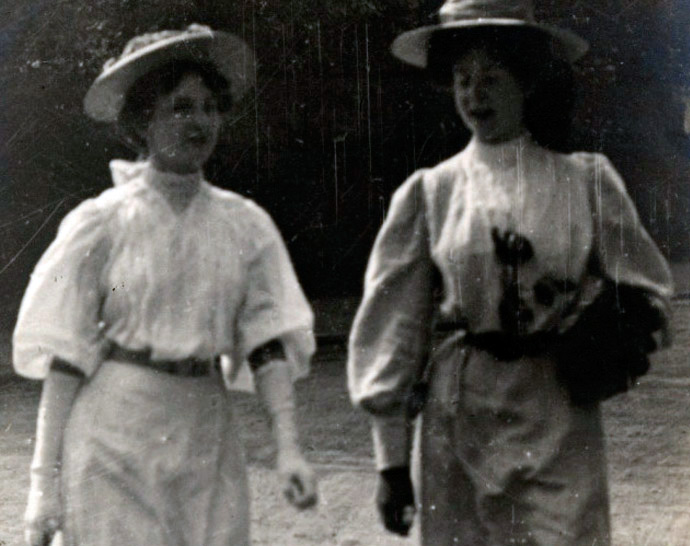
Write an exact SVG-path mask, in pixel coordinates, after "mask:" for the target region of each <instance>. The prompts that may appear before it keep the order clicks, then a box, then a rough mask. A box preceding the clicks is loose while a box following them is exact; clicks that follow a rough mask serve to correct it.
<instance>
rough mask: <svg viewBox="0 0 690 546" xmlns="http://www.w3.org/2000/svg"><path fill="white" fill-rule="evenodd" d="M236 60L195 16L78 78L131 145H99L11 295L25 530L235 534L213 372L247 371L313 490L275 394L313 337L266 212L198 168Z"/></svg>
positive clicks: (227, 428)
mask: <svg viewBox="0 0 690 546" xmlns="http://www.w3.org/2000/svg"><path fill="white" fill-rule="evenodd" d="M253 62H254V61H253V55H252V52H251V51H250V49H249V48H248V47H247V46H246V45H245V44H244V42H242V41H241V40H240V39H239V38H237V37H236V36H234V35H232V34H229V33H225V32H217V31H212V30H211V29H210V28H208V27H204V26H199V25H192V26H190V27H189V28H187V29H186V30H183V31H163V32H157V33H154V34H146V35H143V36H139V37H137V38H135V39H133V40H132V41H130V42H129V43H128V44H127V46H126V47H125V49H124V51H123V53H122V55H121V56H120V57H119V58H118V59H115V60H111V61H109V62H108V63H106V66H105V67H104V69H103V72H102V73H101V75H100V76H99V77H98V78H97V79H96V80H95V82H94V83H93V85H92V86H91V88H90V89H89V92H88V94H87V95H86V99H85V109H86V112H87V113H88V114H89V115H90V116H91V117H92V118H94V119H96V120H99V121H106V122H112V123H116V124H118V126H119V127H120V128H122V129H123V130H124V131H125V132H126V134H127V135H128V136H129V137H130V140H131V141H132V142H135V143H138V145H139V146H141V152H142V156H141V157H142V159H141V160H140V161H137V162H134V163H130V162H125V161H113V162H112V163H111V170H112V174H113V182H114V184H115V187H114V188H112V189H110V190H108V191H105V192H104V193H102V194H101V195H100V196H98V197H97V198H95V199H90V200H87V201H85V202H84V203H82V204H81V205H79V206H78V207H77V208H76V209H75V210H73V211H72V212H71V213H70V214H69V215H68V216H67V218H65V220H64V221H63V223H62V224H61V226H60V229H59V231H58V235H57V238H56V239H55V241H54V242H53V243H52V245H51V246H50V248H49V249H48V250H47V252H46V253H45V254H44V256H43V257H42V258H41V260H40V262H39V263H38V265H37V266H36V269H35V271H34V273H33V275H32V277H31V282H30V284H29V287H28V289H27V291H26V294H25V296H24V299H23V302H22V306H21V310H20V313H19V318H18V321H17V326H16V330H15V332H14V366H15V368H16V370H17V372H18V373H20V374H22V375H24V376H26V377H30V378H39V379H44V384H43V391H42V395H41V402H40V407H39V416H38V426H37V441H36V447H35V453H34V458H33V462H32V465H31V487H30V494H29V505H28V508H27V512H26V536H27V540H28V543H29V544H31V545H39V544H46V543H47V541H49V540H50V537H51V536H52V535H53V534H54V533H55V532H56V531H57V530H58V529H62V531H63V535H64V538H65V542H66V543H67V544H69V545H73V546H84V545H89V544H93V545H98V546H104V545H108V544H112V545H118V546H121V545H123V544H142V545H143V544H146V545H147V546H150V545H156V544H157V545H170V544H180V545H182V544H184V545H188V546H191V545H197V546H210V545H218V546H220V545H224V546H230V545H232V546H238V545H248V544H249V529H248V527H249V516H248V500H249V499H248V492H247V479H246V471H245V463H244V460H243V454H242V448H241V446H240V444H239V439H238V430H237V427H236V424H235V421H234V419H235V418H234V416H233V408H232V405H233V404H232V402H233V400H232V396H231V395H230V394H228V393H227V391H226V389H225V387H224V384H225V383H227V384H229V385H230V387H239V386H241V385H242V383H243V381H244V382H245V384H246V380H247V379H253V381H254V382H255V384H256V388H257V390H258V392H259V394H260V396H261V397H262V398H263V400H264V402H265V404H266V405H267V407H268V409H269V412H270V414H271V416H272V419H273V428H274V433H275V436H276V441H277V446H278V457H277V460H278V467H279V471H280V474H281V476H282V479H283V480H284V485H285V493H286V495H287V496H288V499H289V500H290V501H291V502H292V504H294V505H295V506H297V507H299V508H304V507H308V506H310V505H312V504H313V503H314V502H315V500H316V492H315V481H314V475H313V473H312V471H311V470H310V468H309V466H308V464H307V463H306V461H305V460H304V458H303V457H302V455H301V452H300V449H299V447H298V442H297V434H296V429H295V424H294V403H293V392H292V380H294V379H296V378H299V377H300V376H303V375H304V374H305V373H307V371H308V363H309V358H310V356H311V354H312V353H313V350H314V341H313V336H312V313H311V310H310V308H309V305H308V303H307V302H306V300H305V298H304V295H303V294H302V291H301V289H300V286H299V284H298V282H297V279H296V277H295V274H294V272H293V269H292V266H291V263H290V260H289V257H288V254H287V252H286V249H285V246H284V244H283V242H282V240H281V238H280V235H279V234H278V231H277V229H276V227H275V225H274V224H273V223H272V221H271V219H270V218H269V216H268V215H267V214H266V213H265V212H264V211H263V210H262V209H261V208H259V207H258V206H256V205H255V204H254V203H252V202H251V201H249V200H247V199H244V198H242V197H240V196H238V195H236V194H234V193H232V192H229V191H223V190H220V189H218V188H215V187H213V186H211V185H210V184H209V183H208V182H206V181H205V180H204V177H203V174H202V167H203V166H204V164H205V162H206V161H207V159H208V158H209V156H210V155H211V153H212V152H213V150H214V147H215V145H216V142H217V138H218V133H219V130H220V128H221V124H222V123H223V119H224V115H225V113H226V112H227V111H228V109H229V107H230V106H231V104H232V102H233V101H237V100H239V99H240V97H241V96H242V95H243V94H244V93H245V91H246V90H247V89H248V88H250V86H251V85H252V75H253V70H254V66H253ZM220 355H227V356H229V357H230V358H225V359H223V360H222V364H223V365H222V366H221V359H220ZM250 370H251V372H253V373H250Z"/></svg>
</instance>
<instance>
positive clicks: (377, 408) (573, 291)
mask: <svg viewBox="0 0 690 546" xmlns="http://www.w3.org/2000/svg"><path fill="white" fill-rule="evenodd" d="M516 237H519V238H520V240H522V241H523V243H524V241H526V243H524V244H523V247H522V250H519V248H518V250H519V252H522V257H521V258H520V260H518V261H517V262H516V261H514V260H511V259H505V257H502V255H501V254H502V252H503V253H504V254H505V248H506V247H507V246H509V245H510V243H511V240H512V241H513V242H514V241H515V240H516ZM511 238H512V239H511ZM525 247H528V249H527V250H526V249H525ZM516 252H517V251H516ZM591 259H594V260H595V261H596V262H597V263H598V266H599V270H600V275H601V276H603V277H608V278H610V279H615V280H617V281H619V282H621V283H625V284H629V285H632V286H639V287H642V288H645V289H647V290H648V291H649V293H650V294H652V295H653V296H657V297H658V298H660V300H661V302H665V301H666V302H667V299H668V298H669V297H670V296H671V294H672V285H671V276H670V271H669V268H668V265H667V263H666V261H665V260H664V258H663V257H662V255H661V254H660V253H659V250H658V249H657V247H656V246H655V245H654V243H653V242H652V240H651V238H650V237H649V235H648V234H647V232H646V231H645V229H644V228H643V226H642V225H641V223H640V222H639V219H638V216H637V213H636V211H635V208H634V206H633V204H632V202H631V200H630V198H629V197H628V195H627V193H626V190H625V186H624V184H623V181H622V180H621V178H620V176H619V175H618V173H617V172H616V170H615V169H614V167H613V166H612V165H611V163H610V161H609V160H608V159H607V158H606V157H605V156H603V155H601V154H594V153H574V154H569V155H566V154H558V153H554V152H551V151H549V150H546V149H544V148H541V147H539V146H537V145H536V144H535V143H534V142H533V141H532V140H531V139H530V137H529V136H522V137H520V138H518V139H516V140H513V141H510V142H507V143H503V144H500V145H486V144H482V143H480V142H478V141H476V140H473V141H472V142H470V144H469V145H468V146H467V147H466V148H465V149H464V150H463V151H462V152H460V153H459V154H457V155H455V156H454V157H451V158H450V159H448V160H446V161H444V162H442V163H440V164H439V165H437V166H435V167H433V168H431V169H424V170H420V171H417V172H416V173H414V174H413V175H412V176H411V177H410V178H409V179H408V180H407V181H406V182H405V183H404V184H403V185H402V186H401V187H400V188H398V190H397V191H396V192H395V194H394V196H393V199H392V202H391V206H390V210H389V212H388V215H387V217H386V221H385V222H384V225H383V226H382V228H381V230H380V232H379V234H378V237H377V239H376V243H375V245H374V248H373V250H372V253H371V257H370V260H369V265H368V268H367V274H366V279H365V292H364V297H363V300H362V303H361V305H360V308H359V310H358V313H357V316H356V318H355V323H354V326H353V330H352V333H351V336H350V351H349V356H348V358H349V360H348V377H349V389H350V394H351V396H352V399H353V401H354V403H355V404H359V405H362V406H364V407H365V409H368V410H369V411H371V412H372V413H375V414H379V415H395V414H398V413H400V412H401V411H402V410H401V408H402V407H403V405H404V401H405V399H406V396H407V393H408V391H409V389H410V387H411V385H412V384H413V383H414V382H415V381H416V380H417V379H418V378H419V376H420V374H421V371H422V370H423V368H424V366H425V364H426V360H427V358H428V353H429V351H430V345H431V325H432V323H433V320H432V319H433V317H434V315H435V309H436V304H437V303H439V305H438V315H440V318H441V320H443V321H449V322H453V323H456V324H458V325H460V326H462V327H464V328H465V329H467V330H469V331H471V332H473V333H479V332H488V331H507V332H509V333H512V334H529V333H532V332H537V331H544V330H554V329H555V330H560V331H562V329H563V328H564V324H565V323H566V322H567V321H568V320H570V321H571V322H572V320H573V316H572V315H573V313H574V312H576V310H577V309H579V308H580V307H578V302H579V301H580V300H582V299H583V291H584V287H585V285H590V284H591V282H590V281H591V279H590V277H591V273H590V271H589V270H590V268H589V267H588V264H590V263H591V262H590V260H591ZM518 262H519V263H518ZM436 278H440V282H438V283H437V282H436ZM437 284H438V285H440V287H441V299H440V302H436V301H435V299H434V291H435V287H436V286H437ZM511 291H512V295H513V296H514V298H515V301H517V300H518V299H519V302H520V305H519V307H520V309H522V311H523V312H522V314H521V320H520V323H519V324H511V318H514V317H515V316H516V314H515V313H514V312H512V311H515V308H514V307H513V308H510V306H508V312H505V311H503V312H502V310H501V308H502V306H503V305H506V294H509V293H511ZM508 303H510V301H508Z"/></svg>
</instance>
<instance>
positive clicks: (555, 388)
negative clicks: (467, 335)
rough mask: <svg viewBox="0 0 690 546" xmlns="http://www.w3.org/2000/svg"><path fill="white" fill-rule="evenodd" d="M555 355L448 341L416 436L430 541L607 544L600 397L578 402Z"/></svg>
mask: <svg viewBox="0 0 690 546" xmlns="http://www.w3.org/2000/svg"><path fill="white" fill-rule="evenodd" d="M555 370H556V368H555V363H554V361H553V360H552V359H551V358H549V357H548V356H544V357H539V358H527V357H526V358H522V359H519V360H515V361H512V362H499V361H496V360H495V359H494V358H493V357H492V356H491V355H489V354H488V353H485V352H482V351H479V350H476V349H472V348H469V347H463V345H462V342H461V341H460V342H456V343H450V344H446V346H445V347H444V349H443V350H441V351H440V352H439V354H438V355H437V358H436V361H435V363H434V368H433V373H432V379H431V386H430V397H429V400H428V403H427V405H426V407H425V409H424V412H423V414H422V416H421V423H420V426H419V427H418V428H417V432H418V434H417V438H416V460H415V463H416V482H417V486H418V488H419V489H418V493H419V495H418V498H419V499H420V503H421V506H420V511H419V512H420V513H419V516H420V526H419V532H420V534H421V544H422V545H423V546H450V545H456V544H457V545H462V546H505V545H513V544H515V545H518V544H520V545H526V546H554V545H559V546H582V545H588V546H592V545H596V546H606V545H608V544H609V543H610V538H609V536H610V530H609V501H608V487H607V479H606V460H605V453H604V441H603V433H602V427H601V418H600V411H599V407H598V405H592V406H590V407H587V408H576V407H574V406H572V405H571V404H570V402H569V400H568V396H567V394H566V392H565V391H564V389H563V388H562V387H561V386H560V385H559V383H558V381H557V379H556V376H555Z"/></svg>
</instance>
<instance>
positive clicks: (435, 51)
mask: <svg viewBox="0 0 690 546" xmlns="http://www.w3.org/2000/svg"><path fill="white" fill-rule="evenodd" d="M553 46H554V44H553V42H552V40H551V38H550V37H549V36H548V35H547V34H546V33H544V32H542V31H540V30H539V29H534V28H531V27H500V28H497V27H475V28H471V29H462V30H461V31H453V30H448V31H445V32H438V33H436V34H434V35H432V37H431V40H430V42H429V53H428V69H429V71H430V73H431V76H432V78H433V80H434V81H435V82H436V83H438V84H440V85H442V86H447V87H450V86H451V85H452V81H453V66H454V64H455V63H456V62H457V60H458V59H459V58H460V57H461V56H462V55H463V54H464V53H465V52H467V51H469V50H471V49H483V50H485V51H486V52H487V54H488V55H489V56H491V57H492V58H493V59H495V60H496V61H497V62H498V63H499V64H500V65H501V66H503V67H505V68H506V69H507V70H508V71H509V72H510V73H511V74H512V75H513V76H514V77H515V79H516V80H517V81H518V83H519V84H520V86H521V87H522V89H523V91H525V93H526V95H525V114H524V116H525V119H524V124H525V128H526V129H527V130H528V131H530V133H531V134H532V137H533V138H534V140H535V141H536V142H537V143H538V144H540V145H541V146H543V147H545V148H549V149H551V150H554V151H566V150H567V149H568V147H569V144H570V137H571V128H572V122H573V112H574V108H575V99H576V92H577V89H576V87H577V86H576V79H575V74H574V71H573V67H572V65H571V64H570V63H569V62H567V61H565V60H563V59H561V58H559V57H558V56H556V55H555V54H554V51H553Z"/></svg>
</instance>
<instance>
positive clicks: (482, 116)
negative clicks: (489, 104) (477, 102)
mask: <svg viewBox="0 0 690 546" xmlns="http://www.w3.org/2000/svg"><path fill="white" fill-rule="evenodd" d="M494 113H495V112H494V110H493V108H472V109H470V111H469V114H470V116H471V117H473V118H474V119H477V120H479V121H486V120H487V119H489V118H490V117H491V116H493V115H494Z"/></svg>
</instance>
